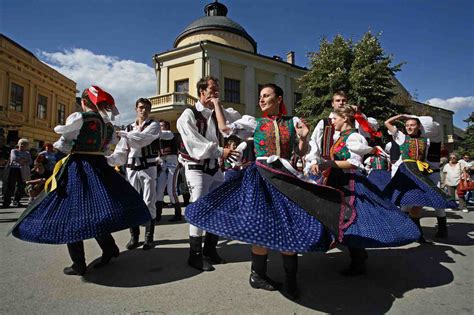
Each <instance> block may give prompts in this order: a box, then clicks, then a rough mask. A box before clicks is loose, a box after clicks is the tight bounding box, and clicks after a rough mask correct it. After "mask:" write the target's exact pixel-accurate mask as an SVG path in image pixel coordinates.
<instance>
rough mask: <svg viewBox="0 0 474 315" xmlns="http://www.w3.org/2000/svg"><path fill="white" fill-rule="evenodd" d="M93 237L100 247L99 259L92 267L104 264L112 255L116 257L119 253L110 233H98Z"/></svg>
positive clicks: (99, 266) (100, 266)
mask: <svg viewBox="0 0 474 315" xmlns="http://www.w3.org/2000/svg"><path fill="white" fill-rule="evenodd" d="M95 239H96V241H97V243H98V244H99V246H100V248H101V249H102V257H101V259H100V261H99V262H98V263H97V264H95V265H94V268H96V269H97V268H102V267H104V266H106V265H107V264H108V263H109V262H110V260H111V259H112V258H113V257H118V256H119V255H120V250H119V248H118V247H117V244H115V240H114V238H113V237H112V234H104V235H99V236H97V237H96V238H95Z"/></svg>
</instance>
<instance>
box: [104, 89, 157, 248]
mask: <svg viewBox="0 0 474 315" xmlns="http://www.w3.org/2000/svg"><path fill="white" fill-rule="evenodd" d="M135 111H136V112H137V116H136V119H135V122H133V123H132V124H130V125H128V126H127V128H126V130H122V131H119V132H118V135H119V136H120V137H121V138H126V139H128V141H127V143H128V146H129V147H126V145H125V141H120V142H119V143H118V145H117V147H116V148H115V151H114V154H113V155H112V156H111V157H109V164H115V165H121V164H124V163H123V162H124V160H125V159H124V158H123V155H124V154H125V155H127V157H126V161H127V162H126V164H125V167H126V176H127V181H128V182H129V183H130V185H132V186H133V188H135V190H136V191H138V193H141V194H142V195H143V201H144V202H145V204H146V205H147V207H148V210H149V211H150V215H151V221H150V222H148V223H147V224H146V226H145V242H144V243H143V249H144V250H149V249H152V248H154V247H155V245H154V243H153V235H154V232H155V219H156V207H155V200H156V175H157V173H156V159H157V157H158V138H159V137H160V124H159V123H158V122H156V121H154V120H153V119H151V118H149V115H150V111H151V102H150V100H148V99H146V98H139V99H138V100H137V101H136V102H135ZM127 153H128V154H127ZM111 159H114V160H111ZM112 161H113V162H112ZM114 162H115V163H114ZM130 234H131V238H130V241H129V242H128V243H127V245H126V247H127V249H129V250H131V249H134V248H137V247H138V245H139V244H138V237H139V235H140V227H139V226H134V227H131V228H130Z"/></svg>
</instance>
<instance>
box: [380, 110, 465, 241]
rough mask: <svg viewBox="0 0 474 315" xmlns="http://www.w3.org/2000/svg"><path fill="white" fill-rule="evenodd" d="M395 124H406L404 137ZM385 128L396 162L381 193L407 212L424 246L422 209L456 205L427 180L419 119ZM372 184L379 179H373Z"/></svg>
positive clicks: (388, 123) (408, 118) (426, 140)
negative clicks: (383, 192) (421, 219)
mask: <svg viewBox="0 0 474 315" xmlns="http://www.w3.org/2000/svg"><path fill="white" fill-rule="evenodd" d="M397 120H404V121H405V131H406V134H404V133H403V132H401V131H400V130H398V129H397V127H395V126H394V122H395V121H397ZM385 126H386V127H387V129H388V131H389V134H390V135H392V137H393V141H392V148H391V152H390V159H391V160H392V161H396V162H395V163H394V164H393V165H392V171H391V175H392V179H391V180H390V182H389V183H388V184H387V186H386V188H385V190H384V191H385V193H386V195H387V196H389V197H390V198H391V199H392V201H393V202H394V203H395V204H396V205H398V206H400V207H402V208H403V209H405V210H406V211H407V212H409V215H410V218H411V219H412V220H413V222H415V224H416V225H417V226H418V229H419V230H420V233H421V236H420V239H419V242H420V243H426V242H427V241H426V240H425V238H424V237H423V231H422V229H421V224H420V217H421V212H422V208H423V207H424V206H427V207H432V208H435V209H445V208H453V206H454V207H455V206H456V204H455V202H454V200H452V199H450V198H449V197H448V196H447V195H446V194H445V193H444V192H443V191H442V190H441V189H439V188H438V187H436V185H435V184H434V183H433V182H432V181H431V180H430V179H429V178H428V176H429V175H430V173H432V170H431V169H430V168H429V164H428V163H425V161H426V156H427V154H428V148H429V146H430V140H429V138H425V137H423V136H422V134H423V133H424V128H423V126H422V124H421V121H420V119H419V118H418V117H417V116H413V115H403V114H402V115H397V116H393V117H391V118H389V119H387V120H386V121H385ZM373 181H374V182H377V181H378V179H377V178H373ZM381 181H382V182H386V180H385V179H384V180H381Z"/></svg>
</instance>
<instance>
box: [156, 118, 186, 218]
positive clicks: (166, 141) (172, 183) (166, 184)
mask: <svg viewBox="0 0 474 315" xmlns="http://www.w3.org/2000/svg"><path fill="white" fill-rule="evenodd" d="M160 127H161V136H160V142H159V143H160V156H159V158H158V160H159V162H158V163H159V164H160V171H159V175H158V178H157V184H156V215H157V221H159V219H158V218H160V219H161V214H162V211H163V198H164V196H165V189H166V191H167V192H168V196H169V197H170V200H171V203H172V204H173V208H174V216H173V217H172V218H171V219H169V220H168V221H169V222H177V221H181V220H182V215H181V206H180V205H179V200H178V193H177V191H176V190H177V186H178V172H177V170H176V169H177V167H178V143H179V142H180V140H179V138H177V137H175V135H174V134H173V132H171V130H170V123H169V122H168V121H165V120H160Z"/></svg>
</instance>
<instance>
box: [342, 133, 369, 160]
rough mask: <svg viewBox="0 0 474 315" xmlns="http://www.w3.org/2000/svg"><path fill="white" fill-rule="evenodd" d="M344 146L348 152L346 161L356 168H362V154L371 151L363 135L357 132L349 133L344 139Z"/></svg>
mask: <svg viewBox="0 0 474 315" xmlns="http://www.w3.org/2000/svg"><path fill="white" fill-rule="evenodd" d="M346 146H347V149H348V150H349V153H350V157H349V159H347V161H348V162H349V163H351V164H352V165H354V166H355V167H357V168H364V163H363V158H364V155H366V154H368V153H370V152H371V151H372V147H370V146H369V145H368V143H367V140H365V138H364V136H362V135H361V134H359V133H357V132H354V133H352V134H350V135H349V137H348V138H347V140H346Z"/></svg>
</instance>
